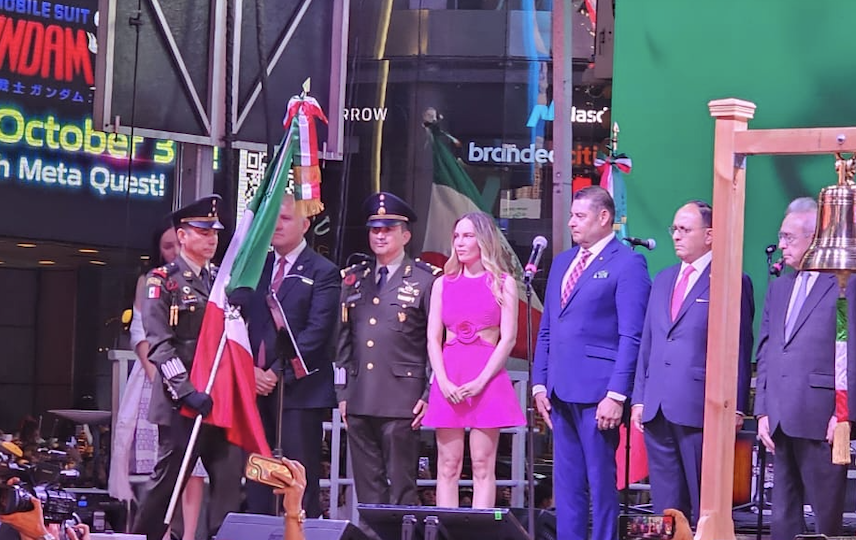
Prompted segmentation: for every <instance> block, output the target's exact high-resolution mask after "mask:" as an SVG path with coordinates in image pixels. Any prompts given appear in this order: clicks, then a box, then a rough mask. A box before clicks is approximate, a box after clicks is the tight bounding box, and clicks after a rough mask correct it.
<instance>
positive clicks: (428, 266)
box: [413, 259, 443, 276]
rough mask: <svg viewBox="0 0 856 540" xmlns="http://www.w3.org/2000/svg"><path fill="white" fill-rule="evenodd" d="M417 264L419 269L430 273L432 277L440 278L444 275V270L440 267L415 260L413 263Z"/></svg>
mask: <svg viewBox="0 0 856 540" xmlns="http://www.w3.org/2000/svg"><path fill="white" fill-rule="evenodd" d="M413 262H414V263H415V264H416V267H417V268H421V269H422V270H425V271H426V272H429V273H430V274H431V275H432V276H439V275H440V274H442V273H443V269H442V268H440V267H439V266H434V265H433V264H431V263H429V262H426V261H423V260H422V259H414V261H413Z"/></svg>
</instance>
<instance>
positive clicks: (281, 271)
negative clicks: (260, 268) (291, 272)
mask: <svg viewBox="0 0 856 540" xmlns="http://www.w3.org/2000/svg"><path fill="white" fill-rule="evenodd" d="M287 262H288V261H286V260H285V257H280V258H279V262H278V263H277V267H276V275H275V276H274V277H273V279H272V280H271V282H270V289H271V290H272V291H273V292H277V291H279V286H280V285H282V280H284V279H285V265H286V263H287Z"/></svg>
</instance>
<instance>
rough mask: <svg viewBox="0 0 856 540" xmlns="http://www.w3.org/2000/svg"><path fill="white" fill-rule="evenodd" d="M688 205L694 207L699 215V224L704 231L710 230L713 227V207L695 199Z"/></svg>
mask: <svg viewBox="0 0 856 540" xmlns="http://www.w3.org/2000/svg"><path fill="white" fill-rule="evenodd" d="M689 204H694V205H696V208H698V211H699V213H700V214H701V224H702V226H703V227H705V228H706V229H710V228H711V227H713V207H712V206H711V205H710V204H709V203H707V202H706V201H702V200H701V199H695V200H692V201H690V202H689Z"/></svg>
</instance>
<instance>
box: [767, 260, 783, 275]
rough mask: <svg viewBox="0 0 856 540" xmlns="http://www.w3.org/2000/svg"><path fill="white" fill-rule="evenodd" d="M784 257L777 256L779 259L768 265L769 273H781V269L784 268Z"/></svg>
mask: <svg viewBox="0 0 856 540" xmlns="http://www.w3.org/2000/svg"><path fill="white" fill-rule="evenodd" d="M784 265H785V258H784V257H779V260H778V261H776V262H774V263H773V264H771V265H770V275H771V276H775V277H779V276H781V275H782V270H784V267H785V266H784Z"/></svg>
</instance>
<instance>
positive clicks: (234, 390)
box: [182, 118, 297, 456]
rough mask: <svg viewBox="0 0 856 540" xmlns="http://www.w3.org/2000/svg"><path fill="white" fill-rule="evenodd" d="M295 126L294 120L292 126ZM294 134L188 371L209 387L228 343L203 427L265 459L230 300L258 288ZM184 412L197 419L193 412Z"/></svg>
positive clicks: (232, 261)
mask: <svg viewBox="0 0 856 540" xmlns="http://www.w3.org/2000/svg"><path fill="white" fill-rule="evenodd" d="M296 123H297V119H296V118H295V120H294V121H293V124H292V126H295V125H296ZM294 132H295V130H294V129H293V128H292V129H289V132H288V133H287V134H286V137H285V140H284V141H283V144H282V145H280V149H279V151H278V152H277V153H276V155H275V157H274V160H273V162H272V163H271V164H270V165H269V166H268V168H267V170H266V171H265V175H264V177H263V179H262V182H261V184H260V185H259V188H258V190H257V191H256V194H255V196H254V197H253V200H252V202H251V203H250V204H249V206H248V207H247V209H246V210H245V211H244V215H243V217H242V218H241V220H240V221H239V222H238V227H237V230H236V231H235V235H234V236H233V237H232V241H231V242H230V243H229V247H228V249H227V250H226V255H225V257H224V258H223V264H222V265H221V266H220V271H219V272H218V273H217V278H216V279H215V280H214V285H213V286H212V288H211V294H210V296H209V297H208V304H207V306H206V308H205V317H204V318H203V320H202V329H201V330H200V333H199V342H198V344H197V346H196V355H195V356H194V358H193V369H192V370H191V372H190V382H191V383H193V386H195V387H196V388H197V389H203V388H206V387H207V385H208V379H209V377H210V376H211V371H212V369H213V367H214V361H215V358H216V357H217V352H218V349H219V348H220V346H221V341H222V340H225V343H224V344H223V352H222V356H221V359H220V365H219V366H218V368H217V374H216V376H215V378H214V386H213V388H212V389H211V392H210V393H211V398H212V400H213V401H214V409H213V410H212V411H211V414H210V415H209V416H208V417H207V418H205V419H204V422H205V423H207V424H211V425H214V426H218V427H222V428H224V429H225V430H226V437H227V439H228V440H229V442H231V443H232V444H235V445H237V446H240V447H241V448H243V449H244V450H246V451H248V452H258V453H261V454H264V455H266V456H270V455H271V450H270V446H269V445H268V443H267V440H266V439H265V432H264V428H263V427H262V421H261V418H260V417H259V410H258V408H257V407H256V384H255V375H254V369H253V368H254V366H255V363H254V361H253V353H252V349H251V348H250V337H249V334H248V332H247V326H246V324H245V323H244V319H243V318H242V317H241V313H240V311H239V310H237V309H235V308H233V307H232V306H230V305H229V303H228V300H227V296H226V295H227V292H231V291H233V290H234V289H237V288H240V287H249V288H251V289H255V288H256V286H257V285H258V283H259V279H260V278H261V274H262V269H263V268H264V263H265V258H266V257H267V252H268V247H269V246H270V241H271V237H272V236H273V231H274V228H275V227H276V221H277V219H278V217H279V209H280V206H281V205H282V198H283V195H284V193H285V190H286V187H287V185H288V170H289V168H290V167H291V161H292V158H293V148H294V145H293V144H292V136H293V134H294ZM182 412H183V413H184V414H185V415H187V416H191V417H192V416H195V414H194V413H192V412H191V411H187V410H183V411H182Z"/></svg>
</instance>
